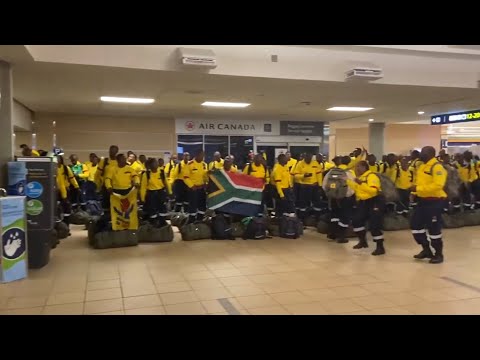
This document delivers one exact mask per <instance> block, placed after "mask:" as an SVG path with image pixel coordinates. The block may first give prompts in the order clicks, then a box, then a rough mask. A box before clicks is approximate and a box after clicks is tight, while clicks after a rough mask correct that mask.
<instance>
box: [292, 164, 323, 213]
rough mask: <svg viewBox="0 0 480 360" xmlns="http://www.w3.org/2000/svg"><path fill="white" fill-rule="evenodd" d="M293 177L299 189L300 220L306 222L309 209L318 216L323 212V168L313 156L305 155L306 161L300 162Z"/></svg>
mask: <svg viewBox="0 0 480 360" xmlns="http://www.w3.org/2000/svg"><path fill="white" fill-rule="evenodd" d="M293 175H294V178H295V180H296V182H297V184H298V187H299V191H298V199H297V207H298V209H299V213H298V217H299V219H300V220H302V221H304V220H305V218H306V216H307V210H308V209H309V208H312V210H313V212H314V213H315V214H316V215H317V216H318V215H319V214H320V212H321V211H322V209H321V200H320V186H321V184H322V167H321V166H320V164H319V163H318V162H317V161H316V160H313V155H312V154H305V158H304V160H301V161H299V162H298V163H297V166H295V169H294V170H293Z"/></svg>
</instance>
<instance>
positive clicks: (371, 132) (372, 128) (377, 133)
mask: <svg viewBox="0 0 480 360" xmlns="http://www.w3.org/2000/svg"><path fill="white" fill-rule="evenodd" d="M384 145H385V124H384V123H371V124H368V152H369V153H370V154H374V155H375V156H376V157H377V159H378V160H381V159H382V156H383V155H384Z"/></svg>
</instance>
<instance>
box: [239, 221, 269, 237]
mask: <svg viewBox="0 0 480 360" xmlns="http://www.w3.org/2000/svg"><path fill="white" fill-rule="evenodd" d="M247 221H248V224H247V228H246V229H245V233H244V234H243V239H244V240H263V239H266V238H267V221H266V220H265V219H264V218H261V217H255V218H247Z"/></svg>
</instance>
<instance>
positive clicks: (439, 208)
mask: <svg viewBox="0 0 480 360" xmlns="http://www.w3.org/2000/svg"><path fill="white" fill-rule="evenodd" d="M420 160H421V161H422V162H423V164H422V165H421V166H420V167H419V169H418V172H417V183H416V185H413V186H412V188H411V191H412V192H414V193H416V195H417V197H418V205H417V206H416V207H415V208H414V211H413V215H412V220H411V222H410V224H411V229H412V234H413V238H414V239H415V241H416V242H417V244H419V245H421V246H422V251H421V252H420V253H418V254H417V255H415V256H414V258H415V259H430V263H431V264H440V263H442V262H443V261H444V257H443V240H442V212H443V208H444V206H445V201H446V199H447V193H446V192H445V190H444V188H445V184H446V181H447V175H448V173H447V170H446V169H445V168H444V167H443V165H442V164H441V163H439V162H438V161H437V159H436V158H435V149H434V148H433V147H432V146H426V147H424V148H423V149H422V151H421V153H420ZM427 231H428V237H427ZM429 238H430V240H431V245H432V247H433V249H434V250H435V255H434V254H433V253H432V250H431V248H430V243H429V241H428V239H429Z"/></svg>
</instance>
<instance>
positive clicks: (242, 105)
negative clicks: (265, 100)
mask: <svg viewBox="0 0 480 360" xmlns="http://www.w3.org/2000/svg"><path fill="white" fill-rule="evenodd" d="M202 106H209V107H227V108H246V107H247V106H250V104H248V103H234V102H222V101H205V102H204V103H203V104H202Z"/></svg>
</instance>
